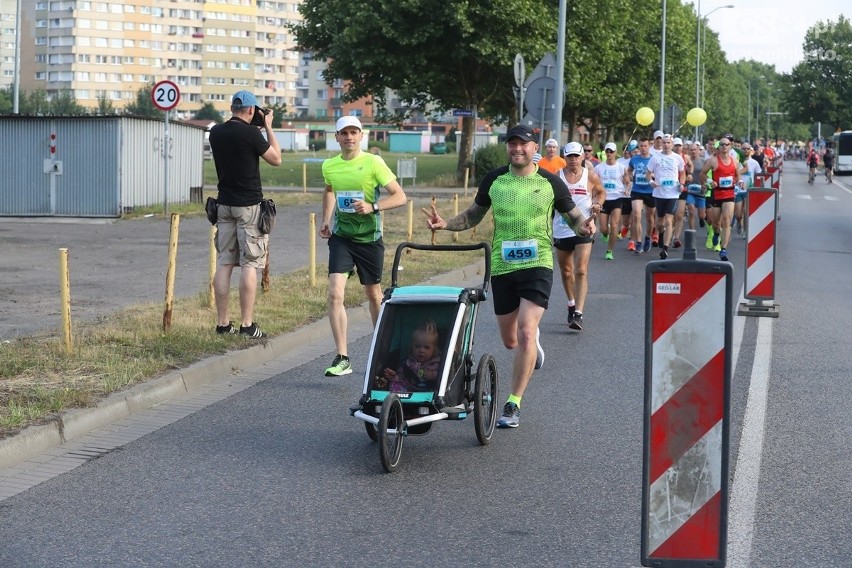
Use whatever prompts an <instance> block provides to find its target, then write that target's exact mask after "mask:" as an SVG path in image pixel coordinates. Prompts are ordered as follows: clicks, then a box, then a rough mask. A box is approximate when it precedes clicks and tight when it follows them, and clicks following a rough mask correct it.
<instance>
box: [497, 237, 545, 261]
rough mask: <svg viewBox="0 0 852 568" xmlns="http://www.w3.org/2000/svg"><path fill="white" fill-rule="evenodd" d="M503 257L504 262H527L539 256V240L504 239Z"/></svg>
mask: <svg viewBox="0 0 852 568" xmlns="http://www.w3.org/2000/svg"><path fill="white" fill-rule="evenodd" d="M501 257H502V258H503V261H504V262H526V261H528V260H535V259H536V258H538V241H537V240H535V239H530V240H528V241H503V243H502V245H501Z"/></svg>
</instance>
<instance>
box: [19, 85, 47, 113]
mask: <svg viewBox="0 0 852 568" xmlns="http://www.w3.org/2000/svg"><path fill="white" fill-rule="evenodd" d="M18 105H19V109H20V111H21V114H37V115H46V114H50V99H48V98H47V91H45V90H44V89H36V90H35V91H33V92H32V93H30V94H29V95H28V94H26V92H25V91H21V92H20V93H19V95H18Z"/></svg>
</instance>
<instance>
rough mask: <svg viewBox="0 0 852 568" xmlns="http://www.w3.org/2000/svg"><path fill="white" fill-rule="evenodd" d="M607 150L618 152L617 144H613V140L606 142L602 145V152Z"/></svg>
mask: <svg viewBox="0 0 852 568" xmlns="http://www.w3.org/2000/svg"><path fill="white" fill-rule="evenodd" d="M607 150H612V151H613V152H618V146H616V145H615V142H607V143H606V146H604V152H606V151H607Z"/></svg>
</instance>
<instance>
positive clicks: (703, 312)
mask: <svg viewBox="0 0 852 568" xmlns="http://www.w3.org/2000/svg"><path fill="white" fill-rule="evenodd" d="M685 237H686V239H685V240H686V247H685V248H684V260H664V261H654V262H650V263H648V266H647V268H646V271H645V283H646V285H645V311H646V318H645V413H644V436H643V439H644V452H643V471H642V538H641V543H642V544H641V546H642V552H641V559H642V566H653V567H656V568H675V567H677V568H684V567H696V568H697V567H699V566H700V567H701V568H721V567H723V566H725V554H726V548H727V530H728V529H727V527H728V469H729V458H728V454H729V438H730V391H731V335H732V333H731V329H732V325H731V322H732V318H733V314H732V297H733V292H732V291H733V267H732V265H731V264H730V263H728V262H719V261H710V260H696V259H695V246H694V241H695V231H686V234H685Z"/></svg>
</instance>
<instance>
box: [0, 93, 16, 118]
mask: <svg viewBox="0 0 852 568" xmlns="http://www.w3.org/2000/svg"><path fill="white" fill-rule="evenodd" d="M13 97H14V93H13V92H12V87H11V86H9V87H6V88H5V89H0V114H10V113H11V112H12V107H13V104H12V99H13Z"/></svg>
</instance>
